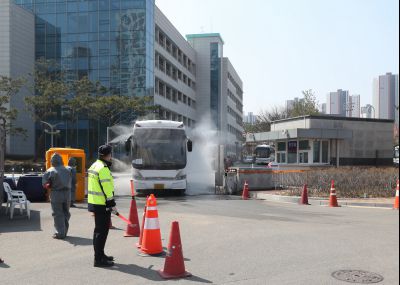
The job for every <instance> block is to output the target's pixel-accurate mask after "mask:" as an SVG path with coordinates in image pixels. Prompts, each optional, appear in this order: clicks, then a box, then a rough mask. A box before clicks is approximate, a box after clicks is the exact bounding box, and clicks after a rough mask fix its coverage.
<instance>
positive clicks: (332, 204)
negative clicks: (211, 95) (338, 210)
mask: <svg viewBox="0 0 400 285" xmlns="http://www.w3.org/2000/svg"><path fill="white" fill-rule="evenodd" d="M329 207H339V205H338V202H337V197H336V190H335V181H334V180H332V182H331V195H330V197H329Z"/></svg>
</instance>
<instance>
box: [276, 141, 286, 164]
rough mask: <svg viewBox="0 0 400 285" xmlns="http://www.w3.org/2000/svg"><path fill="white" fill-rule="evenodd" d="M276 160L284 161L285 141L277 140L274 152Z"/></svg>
mask: <svg viewBox="0 0 400 285" xmlns="http://www.w3.org/2000/svg"><path fill="white" fill-rule="evenodd" d="M276 162H278V163H286V142H278V149H277V152H276Z"/></svg>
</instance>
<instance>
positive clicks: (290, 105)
mask: <svg viewBox="0 0 400 285" xmlns="http://www.w3.org/2000/svg"><path fill="white" fill-rule="evenodd" d="M303 102H304V99H303V98H301V99H300V98H298V97H295V98H294V99H293V100H286V102H285V110H286V113H287V114H289V113H290V111H291V110H292V109H293V108H294V106H295V105H296V104H299V103H303Z"/></svg>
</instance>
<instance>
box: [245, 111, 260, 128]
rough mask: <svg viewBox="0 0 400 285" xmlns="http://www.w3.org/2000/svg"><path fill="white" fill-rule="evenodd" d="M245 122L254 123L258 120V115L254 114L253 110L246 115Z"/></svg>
mask: <svg viewBox="0 0 400 285" xmlns="http://www.w3.org/2000/svg"><path fill="white" fill-rule="evenodd" d="M243 122H244V123H246V124H250V125H254V124H255V123H256V122H257V116H256V115H254V113H253V112H248V113H247V115H245V116H244V120H243Z"/></svg>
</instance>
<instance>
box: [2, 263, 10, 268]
mask: <svg viewBox="0 0 400 285" xmlns="http://www.w3.org/2000/svg"><path fill="white" fill-rule="evenodd" d="M10 267H11V266H10V265H8V264H7V263H0V268H10Z"/></svg>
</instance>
